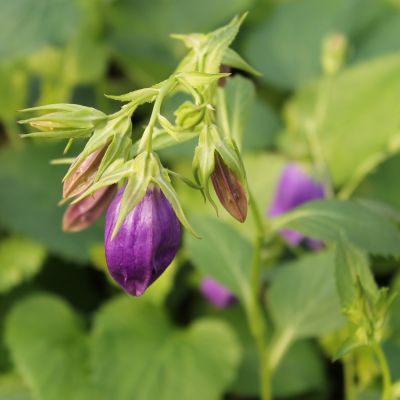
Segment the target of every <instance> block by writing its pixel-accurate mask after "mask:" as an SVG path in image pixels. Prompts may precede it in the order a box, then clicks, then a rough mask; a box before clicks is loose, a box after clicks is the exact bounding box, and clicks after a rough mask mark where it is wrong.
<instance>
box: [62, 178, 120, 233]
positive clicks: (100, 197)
mask: <svg viewBox="0 0 400 400" xmlns="http://www.w3.org/2000/svg"><path fill="white" fill-rule="evenodd" d="M116 193H117V185H111V186H106V187H104V188H101V189H99V190H96V191H95V192H94V193H93V194H91V195H89V196H87V197H85V198H84V199H82V200H80V201H79V202H78V203H75V204H71V205H70V206H69V207H68V208H67V210H66V211H65V213H64V217H63V231H65V232H79V231H82V230H83V229H86V228H88V227H89V226H90V225H92V224H93V222H95V221H96V220H97V219H99V218H100V217H101V215H102V214H103V212H104V211H105V210H106V209H107V207H108V206H109V204H110V203H111V201H112V199H113V198H114V196H115V194H116Z"/></svg>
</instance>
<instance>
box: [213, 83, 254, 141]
mask: <svg viewBox="0 0 400 400" xmlns="http://www.w3.org/2000/svg"><path fill="white" fill-rule="evenodd" d="M254 97H255V89H254V85H253V84H252V82H251V81H250V80H248V79H246V78H242V77H241V76H239V75H237V76H235V77H233V78H231V79H227V82H226V85H225V87H224V88H218V93H217V99H218V102H221V103H222V105H221V107H217V111H220V112H219V113H218V120H219V123H220V126H221V127H222V129H223V131H224V132H225V134H226V135H228V136H230V137H232V138H233V139H234V140H235V142H236V143H237V144H238V145H239V146H241V144H242V142H243V134H244V132H245V128H246V127H247V125H248V119H249V117H250V113H251V111H252V107H253V103H254ZM217 104H218V103H217ZM223 104H225V107H226V114H225V113H224V112H222V110H224V108H225V107H224V106H223Z"/></svg>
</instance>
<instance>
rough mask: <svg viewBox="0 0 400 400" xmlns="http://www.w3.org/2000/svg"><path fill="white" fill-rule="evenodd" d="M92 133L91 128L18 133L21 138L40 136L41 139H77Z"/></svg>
mask: <svg viewBox="0 0 400 400" xmlns="http://www.w3.org/2000/svg"><path fill="white" fill-rule="evenodd" d="M91 134H92V129H70V130H53V131H44V132H31V133H26V134H23V135H20V137H21V138H23V139H24V138H41V139H78V138H84V137H88V136H90V135H91Z"/></svg>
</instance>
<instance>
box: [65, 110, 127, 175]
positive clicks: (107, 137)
mask: <svg viewBox="0 0 400 400" xmlns="http://www.w3.org/2000/svg"><path fill="white" fill-rule="evenodd" d="M131 124H132V123H131V120H130V118H129V117H127V116H122V117H120V118H113V119H110V120H108V121H107V123H105V124H103V125H101V126H98V127H96V129H95V131H94V133H93V135H92V136H91V137H90V139H89V140H88V141H87V143H86V145H85V147H84V149H83V150H82V152H81V153H80V154H79V156H78V157H77V159H76V161H75V163H74V165H73V166H72V167H71V168H70V169H69V170H68V172H67V174H66V175H65V176H64V178H63V181H65V179H67V178H68V176H69V175H70V174H71V173H72V172H73V171H75V169H76V168H78V167H79V165H81V164H82V162H83V161H84V160H85V159H86V157H88V156H89V155H90V154H92V153H93V152H94V151H96V150H98V149H100V148H102V147H104V146H108V145H109V144H110V142H111V141H112V139H113V137H114V135H121V136H123V135H125V134H127V133H128V132H130V130H131Z"/></svg>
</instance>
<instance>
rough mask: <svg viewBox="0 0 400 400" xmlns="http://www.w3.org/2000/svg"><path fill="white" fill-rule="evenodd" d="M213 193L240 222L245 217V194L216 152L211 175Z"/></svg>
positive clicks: (239, 183)
mask: <svg viewBox="0 0 400 400" xmlns="http://www.w3.org/2000/svg"><path fill="white" fill-rule="evenodd" d="M211 180H212V183H213V186H214V190H215V193H216V194H217V196H218V199H219V201H220V202H221V204H222V205H223V206H224V208H225V209H226V211H228V212H229V214H231V215H232V217H234V218H236V219H237V220H238V221H240V222H244V221H245V220H246V217H247V196H246V192H245V191H244V189H243V185H242V184H241V182H240V180H239V179H238V177H237V176H236V175H235V174H234V173H233V171H231V170H230V169H229V168H228V167H227V165H226V164H225V163H224V161H223V160H222V158H221V156H220V155H219V154H218V153H215V169H214V172H213V173H212V175H211Z"/></svg>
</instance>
